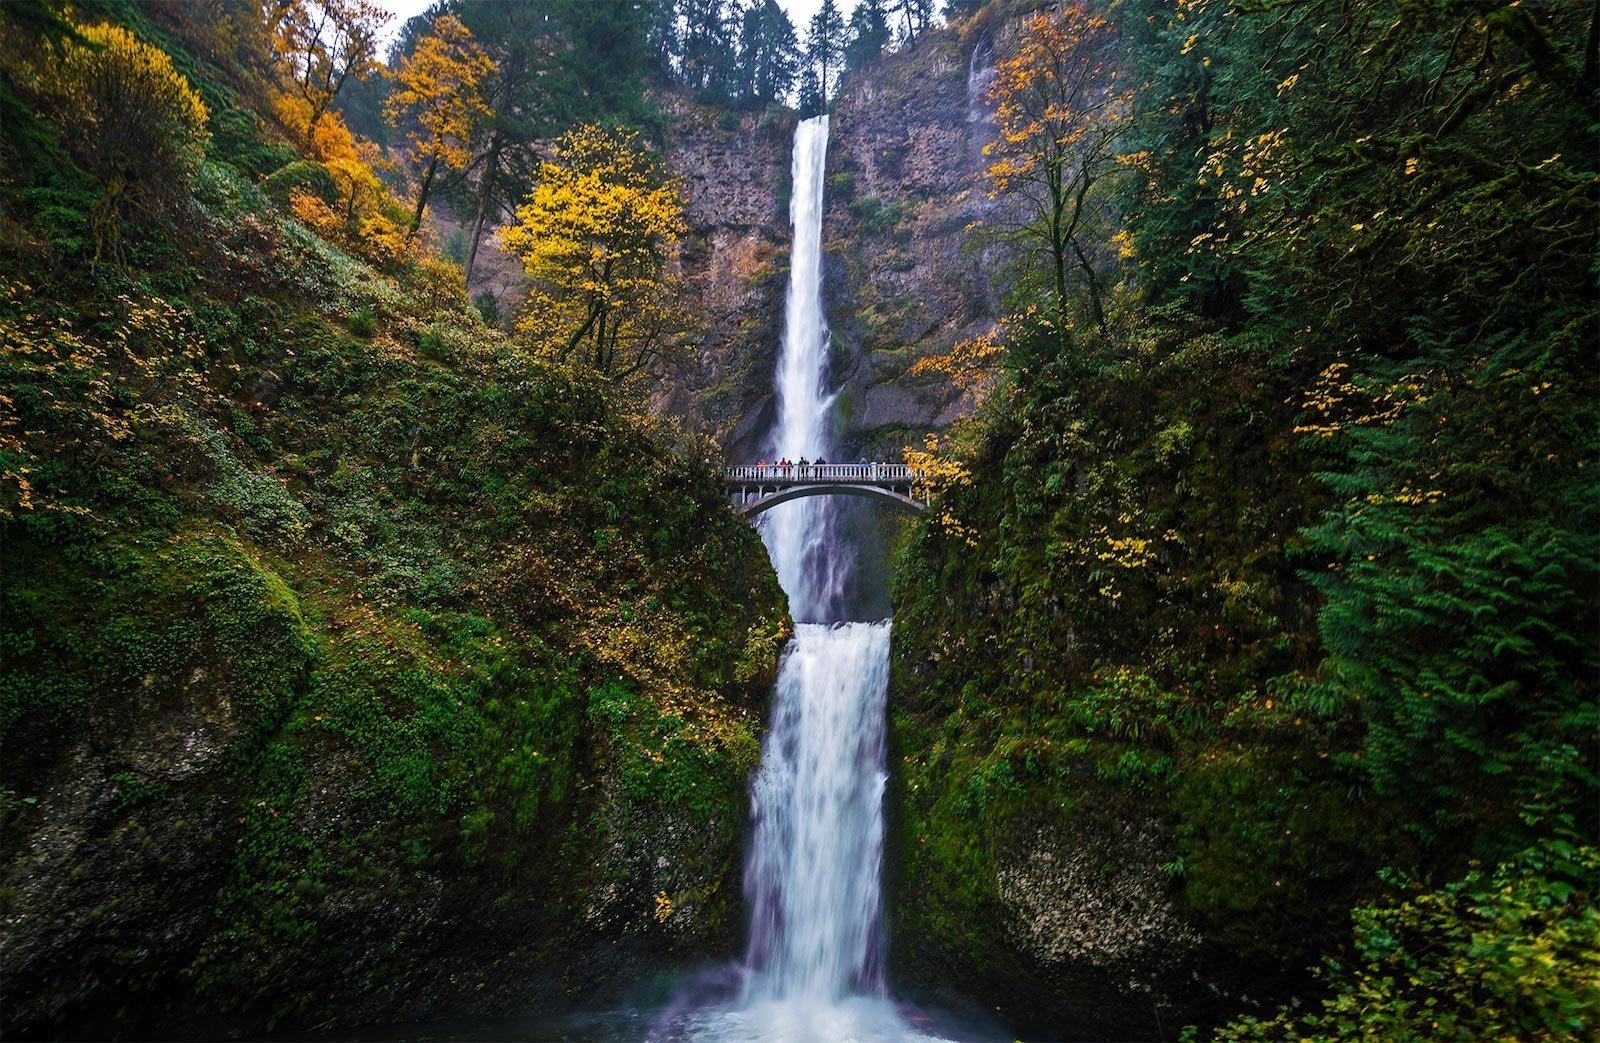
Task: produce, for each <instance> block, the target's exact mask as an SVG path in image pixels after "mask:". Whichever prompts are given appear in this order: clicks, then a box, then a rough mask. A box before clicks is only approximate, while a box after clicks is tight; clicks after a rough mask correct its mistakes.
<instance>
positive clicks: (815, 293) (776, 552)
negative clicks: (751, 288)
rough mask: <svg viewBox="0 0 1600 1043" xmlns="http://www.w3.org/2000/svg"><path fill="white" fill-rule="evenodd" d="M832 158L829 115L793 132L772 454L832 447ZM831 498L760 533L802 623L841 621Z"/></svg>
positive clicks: (842, 562)
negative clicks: (826, 232) (828, 240)
mask: <svg viewBox="0 0 1600 1043" xmlns="http://www.w3.org/2000/svg"><path fill="white" fill-rule="evenodd" d="M827 158H828V117H827V116H826V115H823V116H813V117H812V118H811V119H808V120H803V121H802V122H801V123H800V125H799V126H798V127H796V128H795V132H794V159H793V161H792V166H791V172H792V177H791V181H792V188H791V191H790V194H789V220H790V223H791V225H792V227H793V229H794V239H793V246H792V247H791V250H790V257H789V293H788V299H787V300H786V301H785V304H784V316H783V344H782V346H781V348H780V350H779V353H778V369H777V378H776V383H777V388H776V390H777V396H778V427H777V430H776V431H775V432H774V433H773V439H772V457H773V459H778V458H779V457H788V458H789V459H791V460H798V459H800V458H801V457H805V458H806V459H808V460H815V459H817V458H818V457H824V458H826V456H827V455H828V454H829V453H830V451H831V450H832V448H833V445H832V442H833V439H832V434H833V432H832V429H831V425H830V422H829V421H830V417H829V410H830V408H831V407H832V405H833V399H834V396H832V395H829V394H828V392H827V382H828V323H827V320H826V319H825V318H823V314H822V209H823V197H822V189H823V172H824V168H825V167H826V164H827ZM836 515H837V512H836V510H835V509H834V505H833V500H832V499H831V498H830V497H815V498H809V499H800V500H796V501H793V502H792V503H787V504H783V505H781V506H779V507H776V508H774V509H773V510H771V511H769V512H767V514H766V515H765V516H764V518H763V521H762V538H763V539H765V540H766V544H767V550H768V551H769V552H770V554H771V555H772V563H773V567H774V568H776V569H777V571H778V582H779V583H780V584H781V585H782V586H783V589H784V591H785V592H786V593H787V594H788V595H789V612H790V614H791V615H792V616H793V617H794V619H795V621H796V622H799V623H812V622H831V621H833V620H836V619H838V618H839V616H840V613H841V610H842V600H843V597H844V584H845V579H846V576H847V574H848V571H849V568H850V555H849V553H848V552H847V550H846V549H845V548H844V547H842V546H841V545H840V542H839V540H838V539H837V538H836V536H837V533H836V529H837V517H836Z"/></svg>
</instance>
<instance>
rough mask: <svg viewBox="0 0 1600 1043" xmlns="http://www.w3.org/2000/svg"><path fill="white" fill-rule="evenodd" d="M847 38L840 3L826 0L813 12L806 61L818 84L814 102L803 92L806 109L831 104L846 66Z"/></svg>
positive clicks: (820, 107)
mask: <svg viewBox="0 0 1600 1043" xmlns="http://www.w3.org/2000/svg"><path fill="white" fill-rule="evenodd" d="M845 39H846V36H845V24H844V17H843V16H842V15H840V14H839V5H838V4H837V3H836V2H835V0H822V6H821V7H819V8H818V9H817V13H816V14H814V15H812V16H811V26H810V30H809V32H808V33H807V34H806V64H807V65H808V66H809V67H810V70H809V71H810V75H811V77H812V82H813V83H814V84H815V87H814V95H813V96H812V97H811V98H810V99H809V100H810V102H811V104H810V105H807V104H806V102H807V100H808V99H806V98H805V97H803V96H802V98H801V110H802V112H821V111H822V110H824V109H826V108H827V106H828V101H829V99H831V98H832V97H833V90H834V88H835V87H836V86H838V80H839V74H840V73H841V72H842V71H843V69H844V45H845Z"/></svg>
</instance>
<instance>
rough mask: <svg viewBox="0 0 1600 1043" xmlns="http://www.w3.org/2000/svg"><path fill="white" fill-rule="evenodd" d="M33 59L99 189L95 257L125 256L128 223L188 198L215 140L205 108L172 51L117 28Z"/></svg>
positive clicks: (42, 90) (42, 89)
mask: <svg viewBox="0 0 1600 1043" xmlns="http://www.w3.org/2000/svg"><path fill="white" fill-rule="evenodd" d="M35 58H36V61H35V64H34V66H33V73H34V75H35V76H36V77H37V88H36V89H37V90H38V92H39V94H40V96H41V98H42V100H43V101H44V102H45V104H47V105H48V106H50V107H51V109H52V110H53V112H54V114H55V115H56V117H57V120H58V122H59V124H60V125H61V127H62V128H63V138H64V140H65V141H66V143H67V145H68V147H69V148H70V149H71V150H72V152H73V155H74V157H75V158H76V159H77V160H78V162H79V163H80V164H82V165H83V168H84V169H85V170H87V171H88V172H89V173H90V174H91V175H92V176H93V177H94V178H95V179H96V181H97V182H98V183H99V185H100V189H101V195H100V200H99V202H98V203H97V204H96V207H95V213H94V217H93V220H92V222H91V227H92V229H93V233H94V237H95V243H96V253H97V254H99V253H100V252H101V251H102V250H104V251H109V252H111V253H112V254H114V255H117V256H120V245H119V243H120V235H121V225H122V224H123V223H125V222H127V221H128V220H129V219H130V218H131V217H133V215H134V214H135V213H138V212H145V213H148V212H151V211H155V210H158V209H162V208H165V207H167V206H169V205H171V204H172V203H173V202H174V201H176V200H178V199H181V198H182V197H183V195H184V193H185V191H186V189H187V188H188V186H189V184H190V181H191V179H192V178H193V176H194V173H195V170H196V169H197V168H198V166H199V164H200V160H201V158H202V157H203V156H204V154H205V147H206V141H207V139H208V137H209V136H210V132H209V130H208V128H207V117H208V112H207V109H206V106H205V103H204V102H202V101H201V100H200V97H199V95H198V94H196V93H195V91H194V89H193V88H192V87H191V86H190V84H189V82H188V80H187V79H185V78H184V76H183V75H182V74H181V73H179V72H178V71H177V70H176V69H174V68H173V67H172V61H171V59H170V58H168V57H167V55H166V54H165V53H164V52H162V51H160V50H158V49H156V48H154V47H151V46H150V45H148V44H145V43H142V42H140V41H139V40H137V39H136V38H135V37H134V36H133V34H131V33H129V32H128V31H127V30H125V29H122V28H120V27H117V26H112V25H94V26H83V27H77V29H76V36H75V37H74V38H71V39H68V40H66V41H64V42H62V43H60V44H59V46H57V47H54V48H51V49H50V50H49V51H48V52H46V53H40V54H37V55H36V56H35Z"/></svg>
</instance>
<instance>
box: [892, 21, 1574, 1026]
mask: <svg viewBox="0 0 1600 1043" xmlns="http://www.w3.org/2000/svg"><path fill="white" fill-rule="evenodd" d="M1094 6H1095V9H1096V10H1098V11H1101V12H1102V13H1106V14H1107V15H1108V16H1109V17H1112V18H1114V19H1115V22H1116V27H1117V31H1118V36H1117V48H1118V50H1117V54H1118V62H1119V70H1120V75H1121V76H1122V77H1123V78H1124V79H1126V80H1131V81H1132V82H1134V83H1135V84H1137V85H1139V88H1140V89H1139V90H1138V91H1137V92H1136V94H1135V95H1134V101H1133V102H1132V111H1131V112H1128V113H1126V114H1125V118H1126V127H1127V129H1126V130H1125V131H1123V134H1124V137H1123V139H1122V141H1121V145H1122V149H1121V151H1122V152H1123V154H1124V160H1123V163H1122V167H1123V168H1124V169H1126V170H1128V171H1129V173H1127V174H1126V175H1117V176H1116V178H1114V180H1113V184H1115V191H1114V192H1110V193H1107V194H1106V195H1105V196H1104V197H1103V199H1102V206H1103V209H1102V211H1101V215H1102V220H1103V221H1104V222H1105V228H1104V236H1105V239H1106V241H1107V242H1114V243H1115V244H1116V245H1117V246H1118V247H1119V248H1120V249H1119V250H1118V251H1115V253H1117V254H1120V257H1116V258H1114V257H1113V256H1112V255H1113V251H1109V250H1108V251H1107V252H1106V256H1105V257H1103V258H1102V260H1101V263H1103V264H1105V265H1106V270H1105V271H1104V272H1102V277H1103V279H1104V280H1105V284H1106V285H1108V286H1109V285H1117V289H1116V291H1115V292H1114V293H1113V295H1112V296H1113V298H1114V300H1113V307H1112V309H1111V314H1110V317H1109V320H1108V322H1107V325H1106V327H1105V328H1104V329H1096V328H1095V324H1094V323H1093V321H1092V319H1091V318H1090V317H1089V316H1088V315H1087V314H1083V313H1081V312H1080V314H1079V316H1078V319H1077V322H1076V324H1075V325H1074V327H1073V328H1072V330H1071V331H1070V338H1068V339H1070V343H1071V348H1070V349H1068V350H1063V349H1062V342H1063V338H1062V337H1061V336H1060V335H1059V331H1058V330H1054V329H1047V328H1045V324H1043V323H1042V322H1041V321H1040V320H1038V318H1037V316H1038V315H1039V314H1043V313H1045V312H1046V311H1047V310H1048V303H1049V302H1047V301H1045V300H1043V299H1042V298H1041V297H1040V296H1039V295H1038V294H1032V293H1031V291H1029V290H1028V289H1027V288H1026V283H1025V282H1019V291H1018V294H1017V296H1018V298H1019V299H1018V300H1017V301H1016V302H1015V303H1016V306H1017V318H1016V319H1015V320H1014V321H1013V322H1012V323H1011V324H1009V325H1008V327H1007V332H1006V336H1007V345H1006V346H1007V360H1008V362H1007V367H1006V373H1005V374H1004V375H1003V376H1002V377H1000V378H999V379H998V381H997V384H996V389H995V390H994V392H993V393H992V395H991V397H990V399H989V401H988V402H987V404H986V406H985V408H984V409H983V411H982V413H981V415H980V416H979V417H978V418H976V420H975V421H974V422H972V423H970V424H968V425H966V426H965V427H964V428H963V429H960V430H958V431H957V432H955V433H954V436H953V439H952V440H951V441H950V442H948V443H947V445H946V447H945V448H946V449H947V450H948V452H947V453H945V454H944V457H943V462H942V463H939V462H938V461H936V463H937V464H938V467H937V470H936V474H935V481H934V484H936V485H938V486H939V487H940V488H941V492H940V495H939V498H938V500H937V502H936V506H935V509H934V510H933V511H932V512H930V515H929V517H928V520H927V522H926V524H925V525H923V526H922V527H921V528H920V530H919V531H918V532H916V533H914V534H913V535H912V536H911V538H910V539H909V540H908V542H907V545H906V546H905V547H904V548H903V550H902V553H901V556H900V559H899V565H898V568H899V574H898V582H897V585H896V588H895V598H894V600H895V618H896V627H895V666H894V682H893V690H892V693H891V735H892V742H893V748H894V755H893V757H892V760H891V778H892V779H893V780H894V782H893V790H892V792H891V807H892V810H893V814H894V817H895V826H894V843H893V844H892V855H891V858H892V862H893V865H892V867H891V868H892V871H893V873H892V881H893V887H894V891H895V900H894V903H893V909H894V911H895V913H894V923H893V924H892V925H891V935H892V937H893V939H894V946H895V951H894V955H893V959H892V960H891V966H893V967H894V968H895V969H896V971H897V972H898V973H899V974H900V975H901V976H902V977H903V979H904V981H905V983H906V984H907V985H908V986H917V987H922V988H927V989H930V990H932V989H937V987H938V986H939V984H940V983H943V982H951V981H963V982H974V983H977V985H976V986H975V987H974V988H973V989H972V990H971V991H974V992H977V993H979V994H982V995H986V996H992V997H993V1001H992V1002H993V1003H994V1004H997V1005H999V1006H1000V1007H1001V1008H1002V1011H1003V1013H1004V1015H1005V1016H1006V1017H1007V1018H1009V1019H1010V1021H1011V1022H1012V1024H1013V1025H1014V1027H1015V1028H1016V1029H1017V1030H1019V1031H1022V1032H1030V1033H1036V1034H1039V1035H1044V1036H1052V1037H1072V1038H1076V1037H1080V1036H1081V1037H1096V1036H1100V1037H1110V1038H1119V1039H1121V1038H1128V1039H1132V1038H1150V1039H1156V1038H1163V1037H1165V1038H1171V1037H1172V1036H1173V1034H1174V1032H1175V1026H1178V1025H1182V1024H1184V1023H1185V1022H1188V1023H1199V1024H1201V1025H1207V1026H1209V1025H1214V1024H1216V1023H1217V1022H1219V1021H1226V1020H1227V1019H1229V1018H1230V1017H1237V1016H1242V1015H1247V1014H1248V1013H1249V1012H1251V1011H1255V1012H1257V1014H1258V1015H1259V1016H1261V1017H1263V1018H1264V1020H1263V1021H1261V1022H1252V1021H1250V1020H1248V1018H1246V1019H1245V1020H1236V1021H1234V1022H1233V1023H1232V1024H1231V1025H1229V1026H1228V1027H1226V1028H1224V1029H1223V1030H1222V1032H1223V1034H1224V1035H1225V1036H1226V1037H1227V1038H1240V1039H1251V1038H1273V1039H1282V1038H1296V1039H1299V1038H1313V1039H1346V1038H1394V1039H1423V1038H1518V1039H1563V1038H1581V1037H1584V1036H1586V1035H1592V1034H1593V1033H1594V1031H1595V1029H1596V1026H1597V1025H1600V989H1597V988H1596V985H1595V983H1596V981H1597V980H1600V979H1597V977H1596V973H1595V972H1596V968H1597V966H1600V916H1597V915H1596V912H1595V906H1594V901H1593V894H1594V876H1593V866H1594V864H1595V862H1596V857H1597V856H1596V853H1595V849H1594V847H1593V838H1594V836H1595V835H1596V829H1597V828H1600V821H1597V819H1596V808H1597V806H1600V800H1597V797H1600V778H1597V774H1596V767H1597V760H1600V747H1597V745H1596V735H1597V720H1600V718H1597V711H1596V701H1595V691H1594V679H1595V677H1596V676H1597V675H1600V658H1597V657H1600V646H1597V644H1596V642H1595V634H1596V632H1597V626H1600V603H1597V594H1600V525H1597V521H1600V519H1597V516H1596V505H1597V504H1600V494H1597V493H1600V490H1597V482H1596V479H1597V475H1600V456H1597V449H1600V446H1597V443H1596V434H1597V432H1600V412H1597V410H1600V370H1597V367H1596V357H1595V353H1594V347H1595V344H1596V343H1597V342H1600V310H1597V309H1596V306H1595V301H1596V290H1595V282H1594V273H1595V269H1594V267H1593V264H1594V258H1595V256H1596V252H1595V251H1596V242H1597V239H1596V237H1597V228H1600V225H1597V222H1596V214H1597V213H1600V196H1597V194H1596V186H1597V185H1600V181H1597V179H1596V172H1595V166H1594V162H1595V157H1596V155H1600V152H1597V150H1596V147H1595V141H1596V139H1595V132H1596V126H1597V124H1596V122H1595V113H1596V112H1600V66H1597V65H1596V58H1595V55H1596V54H1597V53H1600V52H1597V51H1596V49H1595V48H1596V43H1595V41H1596V40H1597V39H1600V11H1597V9H1596V7H1595V5H1593V4H1575V5H1570V6H1569V7H1556V6H1541V7H1537V8H1530V7H1529V6H1527V5H1518V4H1511V3H1508V4H1503V5H1502V4H1478V5H1460V4H1451V3H1411V2H1389V0H1360V2H1356V3H1343V2H1340V3H1334V2H1328V3H1321V2H1308V3H1306V4H1302V5H1287V6H1286V5H1270V4H1269V5H1259V7H1249V6H1241V5H1234V4H1228V3H1221V2H1218V3H1209V2H1205V0H1197V2H1189V3H1180V4H1176V5H1172V4H1164V3H1159V2H1155V0H1150V2H1136V3H1128V4H1122V5H1094ZM1082 16H1083V11H1082V10H1079V9H1074V8H1071V7H1068V8H1065V9H1063V10H1062V11H1060V12H1057V13H1052V14H1051V17H1058V18H1063V19H1069V20H1070V19H1072V18H1074V17H1082ZM1117 179H1120V184H1116V180H1117ZM1030 309H1031V310H1030ZM1324 956H1328V957H1332V958H1333V959H1335V960H1336V961H1337V963H1336V965H1335V966H1334V967H1333V968H1332V969H1330V970H1328V971H1326V972H1325V974H1324V977H1323V980H1321V981H1320V982H1318V981H1313V980H1312V975H1311V974H1310V973H1309V968H1311V967H1313V966H1314V965H1316V964H1318V963H1319V962H1320V961H1321V959H1322V958H1323V957H1324ZM1291 997H1296V998H1298V1001H1299V1006H1297V1007H1290V1008H1288V1009H1286V1010H1283V1011H1278V1012H1276V1013H1274V1012H1273V1007H1274V1006H1275V1005H1276V1003H1277V1002H1281V1001H1284V1000H1287V999H1289V998H1291ZM1263 1007H1264V1008H1265V1009H1264V1010H1263Z"/></svg>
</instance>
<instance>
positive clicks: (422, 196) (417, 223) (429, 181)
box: [406, 156, 439, 241]
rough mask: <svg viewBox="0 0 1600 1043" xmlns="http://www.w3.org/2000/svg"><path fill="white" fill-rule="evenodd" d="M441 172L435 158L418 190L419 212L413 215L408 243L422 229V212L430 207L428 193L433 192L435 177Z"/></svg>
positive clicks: (407, 236)
mask: <svg viewBox="0 0 1600 1043" xmlns="http://www.w3.org/2000/svg"><path fill="white" fill-rule="evenodd" d="M438 172H439V157H438V156H434V157H433V162H431V163H429V164H428V172H427V173H426V174H424V175H423V176H422V187H421V188H419V189H417V210H416V213H414V214H412V215H411V231H410V232H408V233H407V234H406V239H407V241H409V240H411V239H414V238H416V235H417V229H418V228H421V227H422V211H423V209H424V208H425V207H426V206H427V205H428V193H429V192H432V191H433V175H435V174H437V173H438Z"/></svg>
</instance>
